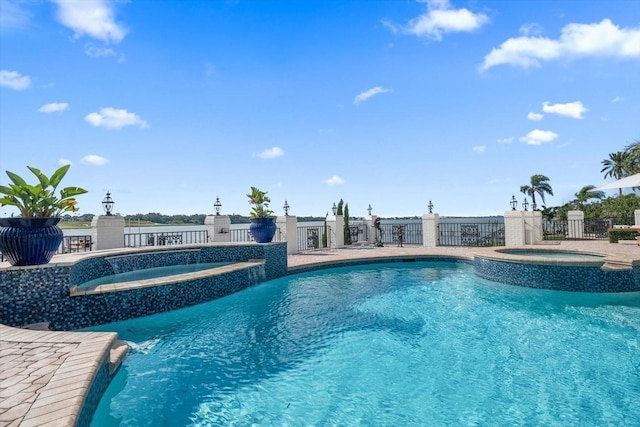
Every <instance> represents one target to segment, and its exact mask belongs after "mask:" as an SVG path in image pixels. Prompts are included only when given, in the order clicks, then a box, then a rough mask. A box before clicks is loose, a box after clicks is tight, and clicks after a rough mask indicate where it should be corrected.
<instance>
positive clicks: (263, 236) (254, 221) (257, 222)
mask: <svg viewBox="0 0 640 427" xmlns="http://www.w3.org/2000/svg"><path fill="white" fill-rule="evenodd" d="M247 197H248V198H249V204H250V205H251V212H250V213H249V218H250V219H251V225H250V226H249V231H250V232H251V235H252V236H253V239H254V240H255V241H256V242H258V243H269V242H271V240H273V236H274V235H275V234H276V224H275V223H274V222H273V219H274V218H273V211H272V210H271V209H269V203H271V199H270V198H269V197H268V196H267V192H266V191H261V190H259V189H258V188H256V187H251V193H249V194H247Z"/></svg>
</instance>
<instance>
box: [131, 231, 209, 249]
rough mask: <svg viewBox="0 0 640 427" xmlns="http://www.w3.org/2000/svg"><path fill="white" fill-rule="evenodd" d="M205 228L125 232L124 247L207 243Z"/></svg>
mask: <svg viewBox="0 0 640 427" xmlns="http://www.w3.org/2000/svg"><path fill="white" fill-rule="evenodd" d="M207 240H208V237H207V232H206V230H198V231H174V232H161V233H126V234H125V235H124V246H125V247H140V246H168V245H186V244H201V243H207Z"/></svg>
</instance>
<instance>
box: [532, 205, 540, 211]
mask: <svg viewBox="0 0 640 427" xmlns="http://www.w3.org/2000/svg"><path fill="white" fill-rule="evenodd" d="M536 209H538V205H536V204H535V203H532V204H531V210H532V211H535V210H536Z"/></svg>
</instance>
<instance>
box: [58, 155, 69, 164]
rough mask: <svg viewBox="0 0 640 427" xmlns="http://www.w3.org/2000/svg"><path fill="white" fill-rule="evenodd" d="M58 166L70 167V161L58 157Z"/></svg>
mask: <svg viewBox="0 0 640 427" xmlns="http://www.w3.org/2000/svg"><path fill="white" fill-rule="evenodd" d="M58 164H59V165H60V166H65V165H70V164H71V160H67V159H65V158H62V157H60V159H58Z"/></svg>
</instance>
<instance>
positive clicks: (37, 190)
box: [0, 165, 87, 218]
mask: <svg viewBox="0 0 640 427" xmlns="http://www.w3.org/2000/svg"><path fill="white" fill-rule="evenodd" d="M70 167H71V165H65V166H62V167H60V168H59V169H58V170H56V171H55V172H54V173H53V175H51V177H48V176H46V175H45V174H43V173H42V172H40V169H37V168H34V167H31V166H27V168H28V169H29V170H30V171H31V172H32V173H33V174H34V175H35V176H36V178H38V183H37V184H35V185H31V184H28V183H27V182H26V181H25V180H24V179H23V178H22V177H21V176H19V175H17V174H15V173H13V172H10V171H6V172H7V175H8V176H9V179H11V183H9V186H4V185H0V194H2V197H0V204H1V205H2V206H15V207H17V208H18V210H19V211H20V216H22V217H24V218H28V217H43V218H47V217H58V216H60V214H61V213H63V212H76V211H77V210H78V207H77V206H76V203H77V202H76V199H75V196H78V195H80V194H84V193H86V192H87V190H85V189H84V188H80V187H65V188H62V189H61V190H60V195H59V196H58V195H57V194H56V189H57V188H58V185H59V184H60V181H62V178H64V176H65V175H66V174H67V171H68V170H69V168H70Z"/></svg>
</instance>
